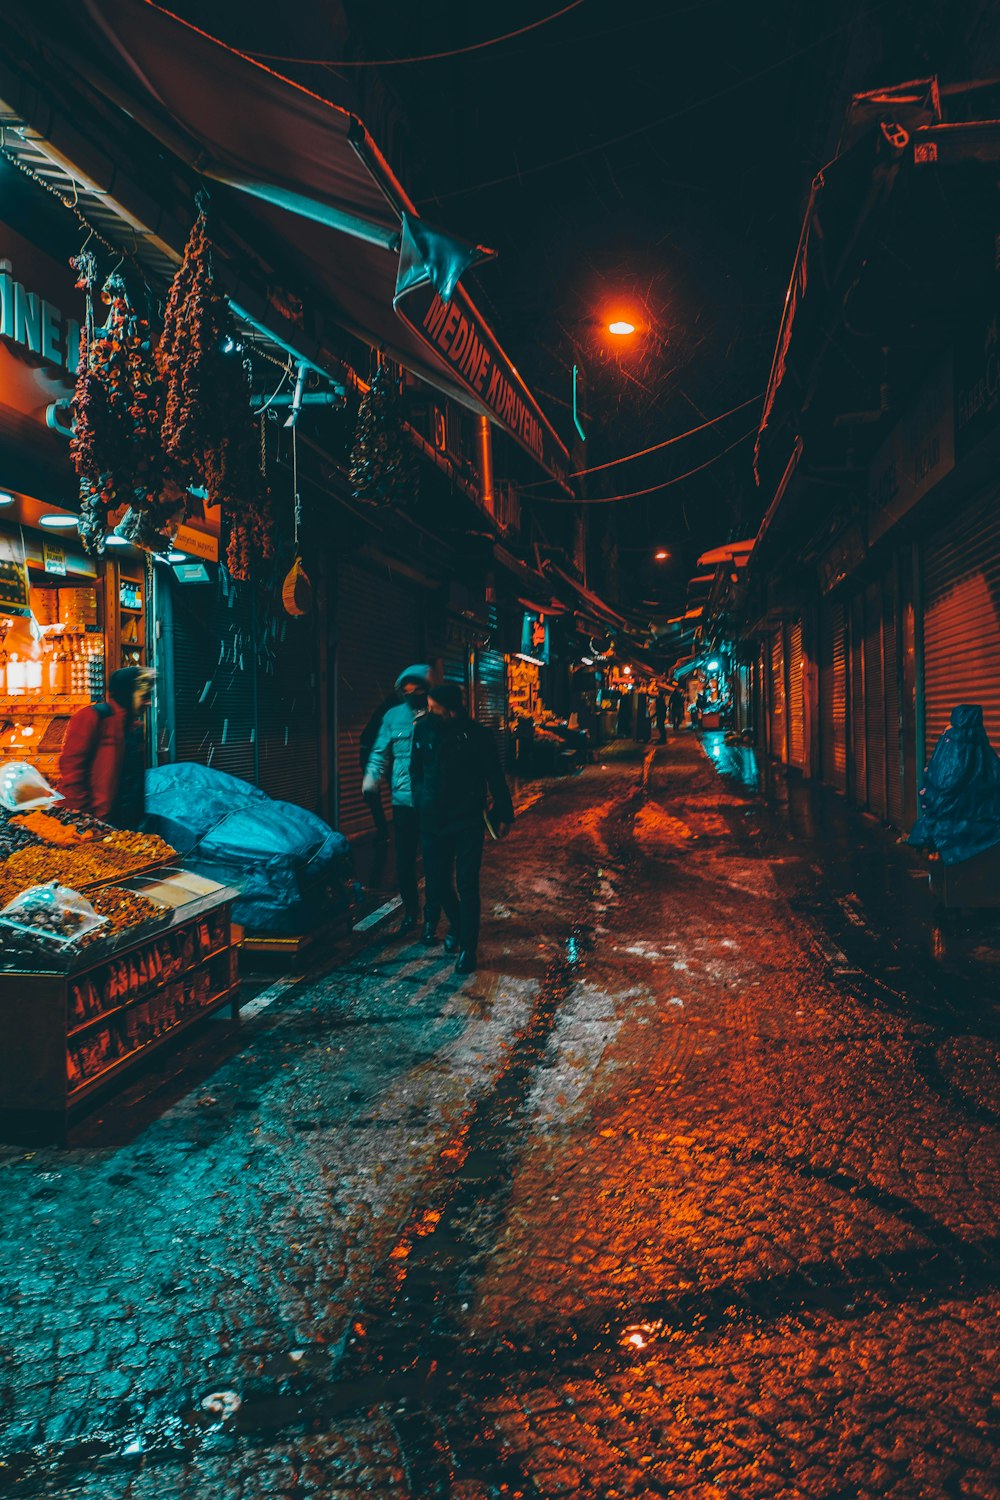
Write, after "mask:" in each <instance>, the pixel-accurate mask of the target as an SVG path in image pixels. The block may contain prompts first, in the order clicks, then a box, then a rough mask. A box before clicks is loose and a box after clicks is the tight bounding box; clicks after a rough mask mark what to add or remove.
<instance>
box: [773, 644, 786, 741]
mask: <svg viewBox="0 0 1000 1500" xmlns="http://www.w3.org/2000/svg"><path fill="white" fill-rule="evenodd" d="M769 675H770V683H769V687H770V702H769V704H768V709H769V717H770V726H771V728H770V745H769V748H770V751H771V754H772V755H773V756H774V757H775V759H776V760H784V759H785V757H786V755H787V750H786V746H785V651H784V639H783V631H782V630H781V629H778V630H776V631H775V632H774V634H773V635H772V637H771V643H770V672H769Z"/></svg>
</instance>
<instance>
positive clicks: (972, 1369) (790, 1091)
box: [0, 735, 1000, 1500]
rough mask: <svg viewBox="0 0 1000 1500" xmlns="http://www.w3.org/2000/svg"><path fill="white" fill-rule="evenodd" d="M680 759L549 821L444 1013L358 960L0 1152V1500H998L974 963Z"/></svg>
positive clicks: (412, 980) (993, 1121) (634, 756)
mask: <svg viewBox="0 0 1000 1500" xmlns="http://www.w3.org/2000/svg"><path fill="white" fill-rule="evenodd" d="M705 750H706V751H707V752H708V753H703V750H702V748H701V747H700V746H699V744H698V743H697V742H696V741H695V740H694V738H693V737H692V736H687V735H685V736H681V737H679V738H678V739H676V740H671V741H670V742H669V743H668V744H667V745H666V746H664V747H663V748H657V749H656V750H647V751H645V752H643V751H642V750H641V749H640V748H638V747H636V748H634V749H632V750H629V751H625V752H620V753H617V754H616V755H613V756H609V757H608V760H607V764H605V765H603V766H602V765H597V766H595V767H593V768H591V769H590V770H588V771H586V772H585V773H584V774H583V775H581V776H579V777H576V778H573V779H570V780H567V781H564V782H560V783H558V784H556V785H554V786H553V787H551V789H550V790H548V791H547V793H546V795H545V797H544V798H543V799H542V800H541V801H539V802H538V803H537V805H535V806H534V807H533V808H532V809H531V811H530V812H529V813H527V814H526V815H525V816H524V818H523V819H522V820H521V821H519V822H518V824H517V825H516V827H515V831H514V833H513V834H512V836H511V838H510V840H509V841H508V842H507V843H506V844H505V845H503V846H502V847H497V848H494V849H492V850H491V851H489V854H488V858H487V862H486V866H485V869H484V917H485V928H484V941H483V949H482V960H483V967H482V968H481V969H480V971H479V973H478V974H477V975H475V976H473V977H472V978H471V979H465V980H462V981H459V980H458V979H457V978H456V977H455V975H454V974H453V972H452V968H451V963H450V961H448V960H447V959H446V958H445V956H444V955H443V953H442V950H441V949H440V947H438V948H436V949H433V950H430V951H428V950H426V949H424V948H423V947H421V946H420V945H409V944H400V943H398V942H395V941H393V940H392V939H391V938H390V937H388V936H386V935H385V931H384V929H377V930H376V931H375V932H374V933H372V934H368V935H367V937H366V938H365V939H364V940H363V939H362V938H360V937H358V938H356V939H355V943H354V946H353V948H352V949H351V950H350V951H342V952H341V953H340V954H339V955H337V957H336V959H335V960H334V961H333V962H332V963H328V964H326V965H325V966H323V965H321V966H319V967H318V968H317V969H315V970H313V971H311V972H309V973H306V974H305V975H304V976H303V977H302V978H301V979H299V980H297V981H296V982H295V983H292V984H290V985H289V987H288V988H287V989H285V990H284V991H283V992H282V993H281V994H280V995H278V998H276V999H275V1000H274V1001H273V1003H272V1004H270V1005H268V1006H266V1007H254V1006H251V1007H249V1010H250V1012H252V1013H250V1014H248V1015H247V1016H246V1018H245V1019H244V1020H243V1021H242V1022H241V1023H240V1024H239V1025H238V1026H235V1025H233V1024H232V1023H230V1022H228V1021H220V1022H216V1023H212V1024H211V1025H210V1026H209V1027H208V1028H207V1029H206V1032H205V1034H204V1035H203V1036H202V1037H201V1038H200V1039H199V1040H198V1041H197V1042H196V1043H195V1044H193V1045H192V1046H191V1047H190V1048H188V1049H186V1050H185V1051H184V1052H182V1053H179V1054H178V1055H177V1056H176V1058H174V1059H171V1061H170V1063H169V1064H168V1065H166V1067H167V1071H166V1072H165V1073H159V1074H156V1075H150V1076H149V1077H147V1078H145V1079H143V1080H141V1081H140V1082H139V1083H138V1084H136V1085H135V1086H134V1088H133V1089H132V1090H131V1091H130V1093H129V1094H127V1095H126V1096H125V1097H124V1098H123V1099H122V1100H120V1101H116V1102H115V1103H113V1104H109V1105H108V1106H106V1107H105V1108H103V1109H98V1111H97V1113H96V1114H95V1116H93V1117H92V1118H91V1119H90V1120H88V1121H86V1122H84V1123H83V1124H82V1125H81V1127H80V1128H79V1129H78V1131H77V1132H76V1134H75V1135H74V1137H73V1144H72V1146H71V1149H69V1150H68V1151H56V1150H48V1149H46V1150H37V1151H24V1150H18V1149H13V1148H0V1183H2V1194H3V1215H2V1221H0V1299H2V1305H3V1309H4V1314H3V1324H2V1327H0V1385H2V1402H0V1405H2V1410H3V1413H4V1418H3V1432H2V1439H0V1459H2V1464H3V1466H2V1467H0V1494H4V1495H6V1494H10V1495H12V1496H23V1497H28V1496H32V1497H34V1496H37V1497H43V1496H44V1497H58V1500H63V1497H65V1500H70V1497H85V1500H154V1497H155V1500H217V1497H218V1500H222V1497H225V1500H327V1497H336V1496H341V1495H344V1496H346V1495H367V1496H372V1497H376V1500H382V1497H384V1500H391V1497H415V1500H432V1497H438V1496H442V1497H443V1496H455V1497H460V1500H487V1497H493V1496H500V1495H504V1496H511V1497H513V1496H523V1497H539V1496H541V1497H555V1496H581V1497H583V1496H586V1497H591V1496H594V1497H597V1496H600V1497H608V1500H616V1497H626V1496H628V1497H639V1496H670V1495H680V1496H686V1497H691V1500H709V1497H719V1500H727V1497H739V1500H743V1497H746V1500H793V1497H810V1500H813V1497H823V1500H833V1497H842V1500H851V1497H866V1500H867V1497H876V1496H887V1497H894V1500H909V1497H919V1496H927V1497H938V1496H940V1497H959V1496H963V1497H964V1496H968V1497H978V1500H989V1497H995V1496H998V1495H1000V1478H998V1472H997V1461H996V1451H997V1450H996V1435H997V1434H996V1427H995V1425H991V1424H992V1422H993V1417H992V1412H993V1398H994V1390H995V1385H996V1365H997V1360H996V1344H997V1337H996V1328H997V1321H996V1319H997V1311H998V1308H1000V1295H998V1291H997V1249H998V1243H1000V1239H998V1217H997V1207H998V1202H1000V1166H998V1163H1000V1157H998V1151H997V1143H998V1142H997V1136H998V1125H1000V1067H998V1062H1000V1058H998V1052H1000V1046H998V1039H1000V1026H998V1009H997V1004H998V998H997V989H998V987H997V985H996V984H995V983H993V982H992V976H994V975H996V974H997V973H998V972H1000V969H998V968H997V966H996V965H995V962H994V961H995V958H996V954H995V952H994V950H993V949H992V948H991V947H990V941H991V939H990V934H989V933H988V932H986V933H984V934H981V935H980V937H979V938H978V939H977V942H978V949H977V952H976V961H977V967H975V968H974V969H970V970H967V971H963V972H962V973H961V974H959V972H958V970H954V971H952V970H949V968H948V965H947V963H946V962H945V963H943V964H939V965H937V966H935V963H934V962H933V961H932V960H931V959H929V958H927V957H926V954H925V952H924V949H925V946H926V945H925V943H924V937H925V936H926V935H918V936H916V937H915V936H914V935H913V933H912V932H910V931H909V930H906V931H904V930H902V924H901V929H900V931H899V933H898V934H895V935H894V934H893V933H892V932H891V931H890V930H888V929H887V927H886V923H887V922H888V921H891V918H892V912H893V910H894V909H896V910H901V908H899V907H896V908H894V898H893V895H892V891H891V889H888V888H887V887H885V886H884V884H883V885H882V886H881V887H880V885H879V880H878V879H876V878H874V877H873V876H872V874H871V870H872V869H873V868H874V866H870V867H869V865H867V864H866V860H867V855H866V854H865V851H864V849H863V848H860V849H857V850H852V849H851V848H849V847H845V844H844V834H843V829H842V828H840V825H837V828H840V831H839V832H837V831H836V828H835V827H834V824H833V823H831V827H830V828H829V829H824V828H822V827H819V828H817V827H816V826H814V825H811V824H810V825H807V824H806V823H805V822H803V821H802V820H801V819H799V818H798V815H797V812H796V808H795V807H794V806H789V807H787V808H783V809H782V810H780V811H778V812H774V811H772V810H769V809H768V807H767V806H766V805H765V803H764V802H763V801H762V799H761V797H760V796H759V795H758V794H757V793H756V792H755V791H754V790H753V789H752V787H751V786H749V785H748V784H747V783H748V781H749V779H750V778H749V776H748V775H746V774H745V773H746V770H747V768H746V767H744V766H742V765H741V763H740V753H739V752H734V753H733V754H732V755H731V756H730V754H729V752H728V751H726V750H725V749H724V747H723V746H722V745H721V741H720V740H718V739H716V740H714V741H712V742H710V743H706V746H705ZM713 757H714V759H715V760H716V761H718V762H719V765H715V764H713V763H712V760H713ZM720 766H721V769H722V770H724V771H728V772H730V773H732V772H743V773H744V774H743V776H742V779H741V777H740V776H739V775H732V774H729V775H726V774H720ZM871 837H872V839H873V840H874V838H875V835H874V833H873V834H872V835H871ZM873 848H874V843H873ZM873 857H874V856H873ZM854 863H856V865H857V868H856V870H855V869H854V868H853V866H854ZM900 869H901V873H900V874H899V875H898V879H899V880H900V881H901V882H903V883H906V882H907V881H909V882H910V884H911V885H912V884H913V882H912V879H911V874H910V872H909V871H908V870H907V869H905V868H903V867H900ZM866 870H867V874H866ZM853 874H857V879H853V878H852V876H853ZM894 878H896V877H894ZM866 882H867V884H866ZM876 896H878V899H879V900H880V901H881V903H882V904H881V905H878V903H877V901H876ZM994 938H995V934H994ZM969 973H974V974H976V975H978V976H979V978H978V979H976V980H970V979H969V977H968V975H969Z"/></svg>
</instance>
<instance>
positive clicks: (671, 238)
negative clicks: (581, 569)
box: [177, 0, 982, 607]
mask: <svg viewBox="0 0 1000 1500" xmlns="http://www.w3.org/2000/svg"><path fill="white" fill-rule="evenodd" d="M564 3H565V0H564ZM177 8H178V9H181V10H183V12H184V13H185V14H187V15H188V16H189V17H190V19H193V20H196V21H198V22H199V23H200V24H201V25H203V26H205V27H206V29H208V30H215V31H217V32H218V34H220V35H222V36H224V37H225V39H226V40H228V41H231V42H232V43H233V44H235V45H238V46H241V47H244V48H246V49H247V50H255V51H258V52H267V53H276V54H279V55H280V57H282V58H289V57H298V58H313V59H316V58H323V59H344V58H345V57H348V58H354V59H355V60H362V59H367V60H372V59H375V60H378V59H387V58H394V57H395V58H408V57H415V56H423V55H426V54H428V53H435V52H439V51H449V50H452V49H455V48H460V47H467V46H472V45H474V44H476V43H480V42H482V41H484V40H488V39H489V38H492V37H496V36H498V35H499V34H501V33H505V32H509V31H512V30H515V29H517V28H519V27H522V26H527V25H530V24H531V23H532V22H536V21H538V20H540V19H541V18H543V17H544V16H546V15H550V14H552V13H553V12H556V11H558V10H560V8H561V7H560V5H559V4H558V3H556V0H553V3H540V0H507V3H505V4H504V5H502V6H498V7H490V8H487V7H483V6H469V5H468V4H460V3H458V0H428V3H426V4H424V5H421V6H419V7H418V6H411V7H403V6H401V5H399V4H398V3H395V0H346V4H345V10H346V21H345V17H344V14H343V12H341V13H339V14H338V12H337V9H336V7H333V8H329V7H323V8H322V10H321V11H320V8H319V7H308V12H309V13H307V14H305V15H302V14H296V15H294V17H293V18H292V19H289V17H288V16H287V15H286V14H284V13H282V12H280V11H279V10H276V8H274V7H271V6H268V7H264V6H249V7H248V6H247V5H245V4H243V5H237V4H235V3H234V0H207V3H195V0H191V3H189V4H187V5H186V6H179V7H177ZM302 9H303V10H306V9H307V8H304V7H303V8H302ZM977 14H978V10H977V7H975V6H972V7H970V8H968V9H967V10H966V12H964V13H963V16H962V18H961V20H957V19H956V11H955V8H954V7H949V6H947V5H946V4H944V3H940V0H913V3H907V4H904V3H901V0H882V3H877V0H872V3H860V0H848V3H843V0H816V3H812V4H809V5H804V4H802V3H801V0H767V3H764V4H762V5H758V6H748V5H746V4H735V3H732V0H699V3H695V4H692V3H690V0H667V3H664V0H631V3H630V4H629V5H628V6H622V5H621V4H619V3H615V0H581V3H578V4H576V5H574V6H573V7H572V8H571V9H570V10H569V11H568V13H566V14H563V15H561V16H558V17H557V18H556V19H554V20H552V21H551V22H550V23H548V24H546V25H543V26H541V27H537V28H536V29H534V30H532V31H530V32H528V33H527V34H525V35H523V36H521V37H517V38H514V39H512V40H510V41H506V42H502V43H500V44H499V45H496V46H488V47H484V48H481V49H480V50H476V51H472V52H468V53H466V54H464V55H461V56H458V57H451V58H442V59H437V60H432V61H424V62H412V63H406V64H403V65H401V66H387V67H380V68H368V67H334V66H329V67H325V66H319V65H316V64H315V63H312V64H310V63H302V64H299V63H295V62H289V61H274V62H272V64H271V65H272V66H274V67H276V68H278V69H279V70H281V71H285V72H287V73H288V74H289V75H290V76H293V77H296V78H297V79H299V80H300V81H302V82H306V83H308V84H309V85H310V86H311V87H313V88H315V89H317V90H318V91H322V92H326V93H327V94H328V95H329V97H331V98H334V99H336V100H337V101H338V102H345V103H353V104H354V105H355V107H357V108H358V110H359V112H360V113H361V114H362V115H363V117H364V118H365V120H366V122H367V123H368V124H369V127H370V128H371V129H372V131H373V133H374V134H375V136H376V138H377V139H379V140H380V142H381V143H382V144H383V147H384V149H386V152H387V154H388V155H389V156H390V159H391V160H392V161H393V164H394V166H395V167H396V169H397V171H398V172H399V173H400V175H401V177H402V178H403V180H404V182H405V183H406V185H407V187H408V188H409V190H410V191H411V193H412V195H413V196H414V197H415V198H416V199H417V201H418V204H419V206H420V208H421V211H422V213H423V214H424V215H425V217H426V218H427V219H428V220H430V221H432V222H435V223H438V224H440V225H441V226H442V227H443V228H448V229H451V230H453V231H455V232H457V233H459V234H462V235H465V236H467V237H469V238H471V239H474V240H477V241H479V242H481V243H485V244H488V245H490V246H492V247H494V248H495V249H496V250H497V251H498V252H499V258H498V260H497V261H496V262H495V263H493V264H490V265H488V266H486V267H485V268H483V269H481V270H480V271H479V272H478V273H477V275H476V276H475V277H474V278H473V279H474V281H475V292H476V295H477V297H478V298H479V299H480V300H481V302H482V304H483V305H484V307H485V309H486V310H487V311H489V312H491V313H492V315H493V317H494V319H495V323H496V326H497V329H498V332H499V333H500V335H501V338H502V339H503V341H504V343H505V345H506V347H507V348H508V350H509V352H510V354H511V355H512V357H513V358H514V360H515V362H516V363H518V365H519V366H520V368H521V369H522V372H523V374H524V375H525V376H526V378H527V380H528V381H529V384H530V385H531V386H532V388H533V389H534V390H535V391H536V393H537V394H538V396H539V399H540V400H541V401H542V404H543V406H544V407H545V408H546V410H547V412H548V414H549V415H550V416H551V418H552V420H553V422H554V423H555V425H556V426H557V428H558V429H559V430H560V431H561V432H562V433H563V435H564V436H566V437H567V438H568V436H569V433H570V429H571V421H570V411H569V406H568V403H569V400H570V396H571V370H572V366H573V364H574V363H576V364H577V365H579V366H580V367H581V369H582V370H583V371H584V372H585V376H586V379H587V383H588V388H589V396H588V401H589V407H590V420H589V423H588V427H589V436H590V442H589V451H588V462H589V463H590V464H598V463H603V462H606V461H607V460H608V459H612V458H617V457H619V456H620V455H622V454H625V453H629V452H632V451H634V450H635V449H637V448H641V447H645V446H647V445H649V444H652V443H656V442H659V441H662V440H663V439H664V438H667V437H670V436H672V435H674V434H676V433H682V432H684V431H686V430H687V429H688V428H690V427H693V426H695V425H697V424H698V423H700V422H703V421H704V420H705V418H706V417H715V416H717V415H718V414H720V413H722V412H725V411H728V410H729V409H730V408H732V407H736V406H738V405H740V404H741V403H743V402H746V401H748V400H749V399H751V398H754V397H756V396H757V395H758V393H760V392H762V391H763V389H764V387H765V385H766V383H767V377H768V371H769V368H770V363H771V358H772V354H773V351H774V342H775V336H776V330H777V324H778V319H779V316H780V311H781V305H782V301H783V298H784V293H785V287H786V285H787V281H788V277H789V274H790V270H791V265H792V259H793V255H794V250H795V244H796V239H797V236H798V230H799V226H800V221H801V214H802V209H803V203H804V199H805V195H806V193H807V191H808V187H809V183H810V181H811V179H812V177H813V176H814V175H815V173H816V172H817V170H819V168H820V167H821V166H822V165H823V164H824V162H826V161H827V160H829V159H830V157H831V156H832V155H833V154H835V152H836V148H837V140H838V134H839V130H840V126H841V123H842V121H843V117H844V111H845V109H846V106H847V103H848V101H849V98H850V95H851V93H852V92H855V91H858V90H861V89H866V88H872V87H876V86H879V85H882V84H890V83H896V82H900V81H903V80H904V79H907V78H911V77H914V76H920V75H925V74H926V73H928V72H933V71H936V72H938V73H939V74H940V75H941V77H942V78H943V79H944V80H945V81H953V80H955V79H958V78H961V77H965V76H972V74H973V73H975V72H976V71H977V70H979V69H981V67H982V61H981V59H978V58H976V61H975V63H973V61H972V59H973V58H974V57H975V53H976V47H975V34H976V15H977ZM394 117H401V118H402V121H403V124H402V126H400V125H399V124H398V123H396V122H395V120H394ZM615 314H624V315H626V316H629V317H630V318H631V321H633V322H635V323H636V324H637V326H638V329H639V332H638V334H637V336H636V337H635V338H634V339H632V340H630V341H629V343H628V344H627V345H624V346H623V345H621V344H617V342H616V341H614V340H612V339H611V337H610V336H609V335H607V334H605V333H604V331H603V330H604V327H605V325H606V323H607V321H608V318H609V317H610V316H613V315H615ZM758 410H759V407H758V406H757V405H750V406H748V407H746V408H745V409H744V410H742V411H739V412H736V413H735V414H734V415H733V416H731V417H729V418H728V419H727V420H726V421H725V422H723V423H721V424H719V425H718V426H716V427H713V428H711V429H709V430H708V431H706V432H704V433H702V434H700V435H698V436H695V437H692V438H690V439H688V440H685V441H683V442H680V443H678V444H676V445H675V446H673V447H671V448H669V449H667V450H665V451H663V452H661V453H658V454H654V455H651V456H650V457H648V458H646V459H643V460H639V461H636V462H633V463H628V464H623V465H620V466H618V467H616V468H612V469H609V470H607V471H605V472H603V473H601V474H595V475H593V476H591V477H590V479H589V481H588V483H589V493H590V495H591V496H592V497H593V496H598V497H599V496H605V495H616V494H621V493H623V492H625V491H632V490H636V489H642V488H646V487H649V486H655V485H658V484H661V483H662V482H663V481H665V480H669V479H671V478H673V477H674V476H676V475H679V474H683V473H685V472H686V471H688V470H690V469H692V468H696V467H698V466H699V465H703V464H705V462H706V461H707V460H710V459H713V458H715V456H716V455H719V454H722V452H723V450H724V449H727V448H730V447H731V446H732V445H734V444H735V445H736V446H735V447H732V451H731V452H730V453H728V454H725V455H724V456H722V457H721V458H720V459H719V461H718V462H717V463H713V464H711V465H710V466H709V467H708V468H706V469H704V470H703V471H702V472H701V473H699V474H696V475H694V476H692V477H691V478H690V479H688V480H685V481H684V482H683V483H681V484H677V485H675V486H673V487H671V488H668V489H665V490H662V491H660V492H659V493H654V494H652V495H649V496H646V497H639V498H636V499H632V500H628V501H624V502H622V504H621V505H620V506H618V507H615V510H616V514H617V520H618V531H619V545H620V547H621V549H622V551H621V555H622V563H623V564H625V565H628V564H629V563H631V564H634V566H635V568H636V570H637V571H636V577H635V582H636V584H637V586H638V588H639V591H640V593H641V594H643V595H648V594H649V593H650V592H651V587H652V586H653V580H654V578H655V580H656V582H657V583H658V584H659V585H660V587H661V589H665V590H666V593H665V595H664V602H665V603H666V604H668V605H669V606H670V607H673V606H675V605H678V604H679V603H680V601H681V599H682V597H683V586H684V582H685V580H686V578H687V577H688V576H689V574H690V572H691V571H692V570H693V566H694V561H695V559H696V557H697V554H698V552H699V551H700V550H702V549H703V548H704V547H707V546H711V545H714V544H716V543H717V542H719V541H722V540H725V539H726V538H728V537H730V536H732V535H734V534H735V533H737V532H752V531H753V530H754V528H755V525H756V522H757V520H758V519H759V516H760V514H761V512H762V510H763V509H764V508H765V507H766V497H763V496H761V495H760V494H759V493H757V492H756V491H755V490H754V488H753V481H752V476H751V468H750V453H751V448H752V440H751V439H750V437H749V433H750V430H751V429H752V428H753V426H754V419H755V417H756V415H757V412H758ZM745 434H746V435H747V436H746V438H745V439H744V435H745ZM741 440H742V441H741ZM543 492H544V491H543ZM605 513H606V508H605V507H603V506H600V507H595V508H594V512H593V514H595V515H597V514H600V515H602V519H603V515H604V514H605ZM653 543H656V544H662V545H665V546H667V547H669V548H670V549H671V552H672V554H673V556H672V561H671V563H670V564H669V565H668V566H667V568H663V567H662V566H661V567H660V568H659V569H657V570H655V571H654V570H653V569H652V568H651V567H649V566H647V565H646V560H647V559H648V557H649V551H650V545H651V544H653Z"/></svg>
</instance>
